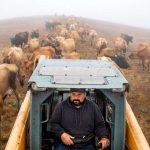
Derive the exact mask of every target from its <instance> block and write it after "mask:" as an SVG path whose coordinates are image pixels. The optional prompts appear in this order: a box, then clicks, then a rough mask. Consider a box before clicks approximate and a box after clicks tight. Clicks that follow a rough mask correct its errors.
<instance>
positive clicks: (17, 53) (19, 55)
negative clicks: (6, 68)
mask: <svg viewBox="0 0 150 150" xmlns="http://www.w3.org/2000/svg"><path fill="white" fill-rule="evenodd" d="M23 57H24V54H23V50H22V49H21V48H20V47H10V51H9V52H8V54H7V55H6V56H5V57H4V59H3V63H7V64H16V65H17V67H18V68H21V64H22V60H23Z"/></svg>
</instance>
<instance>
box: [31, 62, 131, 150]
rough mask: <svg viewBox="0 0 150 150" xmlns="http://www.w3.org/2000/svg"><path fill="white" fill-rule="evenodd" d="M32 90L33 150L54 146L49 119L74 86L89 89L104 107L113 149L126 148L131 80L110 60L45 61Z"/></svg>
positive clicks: (95, 99)
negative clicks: (128, 94)
mask: <svg viewBox="0 0 150 150" xmlns="http://www.w3.org/2000/svg"><path fill="white" fill-rule="evenodd" d="M29 88H30V90H31V108H30V150H50V149H53V145H54V142H55V141H54V135H52V134H51V133H50V132H49V131H48V128H49V120H50V118H51V116H52V113H53V110H54V108H55V106H56V105H57V104H58V103H60V102H62V101H63V100H65V99H66V98H67V97H68V96H69V91H70V88H85V89H86V91H87V98H88V99H89V100H91V101H94V102H95V103H96V104H97V105H98V106H99V108H100V110H101V112H102V115H103V117H104V119H105V122H106V127H107V130H108V131H109V136H110V141H111V144H110V147H109V149H110V150H124V148H125V136H126V135H125V134H126V131H125V128H126V116H125V114H126V113H125V110H126V98H125V92H126V91H128V90H129V84H128V81H127V80H126V79H125V77H124V76H123V75H122V73H121V72H120V71H119V69H118V67H117V66H116V65H114V64H113V63H112V62H111V61H109V60H107V59H106V60H69V59H67V60H65V59H64V60H60V59H46V60H43V61H41V62H40V63H39V64H38V66H37V67H36V69H35V70H34V72H33V74H32V76H31V77H30V80H29Z"/></svg>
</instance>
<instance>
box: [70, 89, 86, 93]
mask: <svg viewBox="0 0 150 150" xmlns="http://www.w3.org/2000/svg"><path fill="white" fill-rule="evenodd" d="M70 92H80V93H85V92H86V90H85V89H84V88H71V89H70Z"/></svg>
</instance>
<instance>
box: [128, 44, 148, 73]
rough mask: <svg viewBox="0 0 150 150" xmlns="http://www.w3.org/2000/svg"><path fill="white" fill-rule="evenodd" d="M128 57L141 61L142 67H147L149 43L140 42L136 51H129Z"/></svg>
mask: <svg viewBox="0 0 150 150" xmlns="http://www.w3.org/2000/svg"><path fill="white" fill-rule="evenodd" d="M129 58H130V59H139V60H141V61H142V68H143V70H144V69H146V68H147V69H148V71H149V65H150V45H149V44H147V43H140V44H139V45H138V51H137V52H134V53H131V54H130V56H129Z"/></svg>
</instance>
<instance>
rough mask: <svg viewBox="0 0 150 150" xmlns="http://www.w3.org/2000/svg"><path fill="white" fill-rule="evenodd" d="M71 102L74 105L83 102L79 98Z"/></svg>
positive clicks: (79, 104)
mask: <svg viewBox="0 0 150 150" xmlns="http://www.w3.org/2000/svg"><path fill="white" fill-rule="evenodd" d="M71 103H72V104H73V105H74V106H81V105H82V104H83V102H82V103H81V102H80V100H79V99H73V100H72V101H71Z"/></svg>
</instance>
